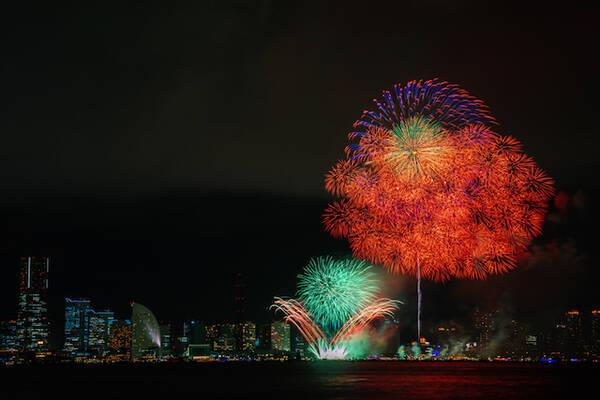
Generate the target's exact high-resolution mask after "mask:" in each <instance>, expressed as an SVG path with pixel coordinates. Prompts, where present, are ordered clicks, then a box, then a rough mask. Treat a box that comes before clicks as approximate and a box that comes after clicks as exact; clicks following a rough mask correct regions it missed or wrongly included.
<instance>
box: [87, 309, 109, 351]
mask: <svg viewBox="0 0 600 400" xmlns="http://www.w3.org/2000/svg"><path fill="white" fill-rule="evenodd" d="M88 315H89V318H88V323H89V340H88V349H89V351H90V352H91V353H93V354H96V355H101V354H104V353H106V352H107V351H108V338H109V334H110V323H111V322H112V320H113V319H114V318H115V313H114V312H112V311H110V310H107V311H94V310H89V312H88Z"/></svg>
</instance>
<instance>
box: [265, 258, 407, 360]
mask: <svg viewBox="0 0 600 400" xmlns="http://www.w3.org/2000/svg"><path fill="white" fill-rule="evenodd" d="M298 278H299V283H298V296H299V299H298V300H296V299H283V298H281V297H275V299H274V302H273V304H272V305H271V308H274V309H275V311H280V312H282V313H283V314H284V316H285V318H284V319H285V320H286V321H287V322H289V323H291V324H292V325H294V326H295V327H296V328H297V329H298V331H299V332H300V333H301V334H302V336H303V337H304V338H305V339H306V341H307V343H309V346H310V347H309V348H310V350H311V351H312V353H313V354H314V355H315V356H316V357H317V358H318V359H341V358H344V357H345V356H346V355H347V347H346V343H347V342H348V341H349V340H350V339H351V337H352V336H353V335H354V334H356V333H357V332H359V331H361V330H362V329H364V328H365V327H366V326H367V325H369V323H371V322H372V321H374V320H375V319H378V318H384V317H390V316H392V315H393V312H394V310H395V309H396V308H397V306H398V304H399V302H398V301H395V300H390V299H377V298H376V293H377V291H378V290H379V288H378V285H377V280H376V279H375V276H374V274H373V273H372V271H371V266H370V265H369V264H367V263H365V262H363V261H358V260H353V259H345V260H335V259H333V258H332V257H329V256H327V257H319V258H317V259H313V260H311V261H310V262H309V263H308V265H307V266H306V267H305V268H304V271H303V273H302V274H300V275H298Z"/></svg>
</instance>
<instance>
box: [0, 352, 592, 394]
mask: <svg viewBox="0 0 600 400" xmlns="http://www.w3.org/2000/svg"><path fill="white" fill-rule="evenodd" d="M65 376H68V377H69V384H68V387H69V390H70V391H71V392H73V393H77V392H80V391H81V392H84V391H85V390H88V389H89V387H91V386H93V387H94V393H95V395H96V396H98V398H103V399H104V398H112V396H113V394H114V393H120V394H122V395H123V396H125V397H127V398H145V397H146V396H149V398H155V397H156V394H157V393H164V394H165V395H166V396H169V395H173V394H178V393H181V394H184V395H185V396H188V395H206V396H207V397H208V398H211V399H216V398H228V399H229V398H239V399H248V398H250V397H252V396H256V395H257V396H259V397H260V398H265V399H266V398H279V399H281V400H288V399H302V400H316V399H383V400H387V399H405V400H429V399H431V400H442V399H443V400H448V399H481V400H488V399H511V400H512V399H528V400H530V399H544V400H548V399H562V398H571V397H574V395H573V394H572V392H573V391H576V390H585V389H592V390H597V389H596V386H595V384H596V382H597V379H598V377H599V376H600V365H598V364H596V365H589V364H588V365H584V364H581V363H570V364H566V365H560V364H558V363H556V364H552V365H550V364H547V363H498V362H493V363H487V362H481V363H479V362H428V361H424V362H408V361H407V362H393V361H390V362H387V361H358V362H349V361H316V362H210V363H198V364H195V363H189V364H175V365H173V364H166V365H165V364H163V365H160V364H158V365H127V364H126V365H121V366H118V365H110V366H77V365H75V366H71V367H69V366H48V367H35V368H33V367H32V368H28V367H23V368H4V369H0V377H1V378H6V382H26V383H25V384H23V385H4V386H1V385H0V399H4V398H28V397H31V396H29V395H33V394H39V395H40V396H42V395H43V397H44V398H45V397H48V398H52V397H53V394H64V390H65V384H64V382H65V381H64V377H65ZM4 393H9V394H11V395H9V396H4V395H3V394H4ZM22 394H27V395H23V396H22ZM130 396H133V397H130Z"/></svg>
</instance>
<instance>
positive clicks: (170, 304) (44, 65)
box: [0, 1, 600, 319]
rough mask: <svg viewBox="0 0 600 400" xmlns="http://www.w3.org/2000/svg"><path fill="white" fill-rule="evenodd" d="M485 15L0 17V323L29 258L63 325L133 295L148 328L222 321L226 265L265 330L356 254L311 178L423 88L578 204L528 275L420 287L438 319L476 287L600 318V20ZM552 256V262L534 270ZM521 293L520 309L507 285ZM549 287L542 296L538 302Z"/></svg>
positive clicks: (449, 9)
mask: <svg viewBox="0 0 600 400" xmlns="http://www.w3.org/2000/svg"><path fill="white" fill-rule="evenodd" d="M481 3H486V2H445V1H415V2H389V3H388V2H377V4H376V5H367V3H366V2H360V3H353V2H329V3H324V2H276V1H256V2H253V1H248V2H242V1H240V2H226V1H214V2H209V1H206V2H193V3H192V2H190V3H187V2H186V3H183V2H182V3H172V2H156V3H152V2H142V3H138V4H136V3H134V2H118V3H115V4H113V5H108V4H107V3H106V2H99V3H97V4H96V5H90V4H83V3H81V4H80V3H75V4H71V5H63V6H60V7H59V6H57V5H55V4H47V5H45V6H42V7H41V8H40V7H39V6H38V5H35V6H34V5H33V3H31V4H26V3H22V4H21V5H19V6H12V8H6V6H3V9H2V12H0V15H1V17H0V18H1V22H2V23H1V24H0V26H1V28H0V29H1V37H2V39H1V40H2V43H3V46H2V49H3V52H2V55H3V57H2V63H1V64H0V68H1V71H2V74H1V77H2V78H1V79H2V97H1V99H2V103H1V104H2V107H1V109H0V112H1V118H0V132H2V134H3V142H2V145H1V146H0V179H1V182H2V189H3V190H2V196H0V216H1V217H2V221H3V222H4V223H3V224H2V228H1V232H2V243H0V249H1V253H0V257H1V262H2V264H1V265H0V268H1V270H0V273H1V275H0V285H1V287H0V296H1V297H0V300H1V303H0V304H1V308H0V318H9V317H11V316H13V315H14V313H15V308H16V304H15V303H16V299H15V292H16V287H15V285H16V264H17V257H18V256H20V255H23V254H26V253H37V254H42V253H44V254H51V255H52V257H53V260H54V262H53V274H52V279H51V290H52V296H53V297H52V298H53V302H54V303H53V304H54V308H55V313H56V314H57V315H59V314H60V313H61V312H62V309H60V306H61V303H60V302H61V301H62V300H61V299H62V298H63V297H65V296H73V297H80V296H81V297H91V298H92V301H93V302H94V303H95V304H97V307H98V308H102V307H111V308H113V309H115V310H117V312H120V313H126V311H127V303H128V302H129V301H130V300H135V301H139V302H140V303H143V304H145V305H147V306H149V307H150V308H151V309H152V310H154V311H155V314H157V317H158V318H159V319H180V318H189V317H195V318H203V319H217V318H221V317H222V316H223V315H226V314H228V313H230V311H231V307H232V304H231V303H232V300H231V298H232V289H231V284H232V277H233V274H234V272H235V271H238V270H239V271H244V272H245V273H246V274H247V280H248V285H249V287H248V294H247V296H248V299H249V304H248V312H249V315H250V316H251V317H252V318H257V319H260V318H267V317H268V316H267V317H265V316H266V315H268V314H267V312H266V311H265V308H266V306H267V305H268V304H269V300H270V299H271V298H272V296H273V295H286V294H287V295H291V294H293V291H294V286H295V281H296V280H295V275H296V274H297V273H299V272H300V270H301V268H302V266H303V265H304V264H305V263H306V262H307V261H308V259H309V258H310V257H311V256H315V255H322V254H327V253H338V254H343V253H344V252H346V251H347V249H348V247H347V243H345V242H343V241H338V240H334V239H332V238H330V237H328V235H326V234H325V233H324V232H323V231H322V228H321V225H320V215H321V212H322V210H323V208H324V207H325V206H326V204H327V201H328V199H329V196H328V194H327V193H326V192H325V190H324V188H323V175H324V174H325V172H326V171H327V170H328V168H329V167H330V166H331V165H332V164H333V163H334V162H335V161H336V160H337V159H340V158H342V157H343V156H344V154H343V149H344V147H345V145H346V140H347V139H346V133H347V132H348V131H349V130H350V128H351V125H352V123H353V122H354V120H356V119H357V118H358V117H359V116H360V114H361V112H362V110H363V109H365V108H367V107H370V104H371V103H370V102H371V99H372V98H374V97H376V96H378V95H379V93H380V92H381V90H382V89H386V88H390V87H391V86H392V85H393V84H394V83H398V82H406V81H408V80H413V79H419V78H424V79H431V78H434V77H438V78H440V79H442V80H446V81H449V82H453V83H457V84H459V85H460V86H461V87H463V88H465V89H467V90H468V91H470V92H471V93H472V94H473V95H475V96H476V97H478V98H481V99H482V100H483V101H484V102H485V103H486V104H488V105H489V107H490V109H491V111H492V113H493V114H494V115H495V117H496V119H497V120H498V122H499V124H500V125H499V127H498V129H499V130H500V131H501V132H502V133H504V134H510V135H513V136H515V137H516V138H518V139H519V140H520V141H521V142H522V143H523V144H524V146H525V150H526V152H528V153H529V154H530V155H532V156H533V157H535V159H536V160H537V161H538V163H539V164H540V165H541V167H542V168H544V169H545V170H547V171H548V172H549V174H550V175H551V176H553V177H554V178H555V179H556V181H557V187H558V188H559V189H562V190H565V191H566V192H567V193H568V194H569V195H570V203H569V204H570V205H569V211H568V213H562V214H561V213H557V212H554V213H553V216H554V217H553V218H554V219H553V220H552V221H550V222H548V224H547V227H546V230H545V236H544V238H542V239H541V240H540V241H539V246H541V247H540V248H541V249H546V250H540V252H538V253H536V257H534V258H535V262H533V261H532V263H531V266H530V267H529V268H523V271H520V272H513V273H511V274H508V275H507V276H505V277H501V278H494V279H492V280H490V282H454V283H451V284H447V285H443V286H441V287H440V285H434V284H431V285H429V287H428V288H427V289H428V290H429V291H430V293H432V295H431V297H432V299H431V300H430V301H431V304H432V305H433V304H435V305H437V304H440V305H441V304H447V303H448V302H447V301H446V298H448V297H450V298H452V299H454V300H455V301H454V303H452V302H450V303H451V304H458V303H460V304H461V306H460V307H459V306H457V307H447V308H448V309H447V310H446V311H444V309H443V308H440V313H442V314H444V313H446V314H444V315H442V316H443V317H445V318H446V317H447V318H452V317H454V314H453V312H454V313H455V314H456V313H462V312H466V309H467V308H468V307H469V306H471V305H473V304H475V303H476V300H477V299H478V298H479V296H480V295H481V293H496V294H495V297H493V296H492V297H493V299H492V301H505V299H506V298H507V297H509V298H511V299H512V300H510V301H512V302H514V303H515V304H518V305H521V306H523V305H529V308H530V309H532V308H533V309H534V308H535V307H537V306H540V307H559V306H564V307H571V306H583V307H588V306H590V307H591V306H592V305H593V304H595V303H600V299H598V298H597V297H594V296H593V295H592V294H589V293H588V292H589V291H590V290H591V291H593V289H594V288H595V284H596V282H597V278H598V273H597V272H595V270H594V267H595V265H597V264H596V261H595V260H597V258H594V255H593V253H592V251H591V250H592V249H593V246H594V232H595V229H592V228H593V227H594V226H595V221H596V219H595V218H594V217H595V213H594V212H593V207H592V204H593V203H594V199H595V198H596V195H595V193H596V190H597V187H598V180H597V179H596V173H597V170H598V169H599V167H600V165H599V161H598V160H599V158H598V156H597V154H596V153H597V148H598V138H597V123H596V120H597V114H598V111H597V109H598V108H597V107H598V101H597V89H598V84H597V81H596V72H597V64H596V60H595V53H596V52H597V49H596V47H597V40H598V37H597V36H598V35H597V33H596V31H597V29H596V25H597V23H596V21H595V20H594V18H596V15H597V11H598V10H597V9H592V8H584V7H573V6H569V8H565V5H564V4H563V6H562V7H557V6H553V5H551V3H550V2H544V3H542V2H540V3H527V4H524V3H525V2H515V3H507V2H501V4H496V5H487V4H481ZM499 3H500V2H499ZM549 243H552V244H553V245H555V246H558V247H559V248H561V249H563V251H561V252H560V254H567V253H568V255H567V256H564V257H565V258H566V259H565V260H563V261H561V262H556V261H555V260H556V259H557V257H550V259H551V260H552V262H549V261H548V258H544V257H546V256H545V253H544V252H546V251H548V252H549V251H550V250H548V249H551V248H552V247H551V246H550V247H548V246H549ZM565 246H571V247H569V249H571V250H572V251H571V253H569V252H568V251H567V250H564V249H566V248H567V247H565ZM540 260H542V261H540ZM544 260H545V261H544ZM519 274H521V275H519ZM528 274H529V275H528ZM535 278H539V279H540V283H539V284H538V286H536V285H535V284H532V283H531V282H532V280H535ZM525 283H526V284H525ZM403 285H404V284H403V283H398V284H397V285H396V286H397V287H400V288H404V286H403ZM532 285H533V288H534V289H535V290H534V289H532V293H536V294H535V295H533V294H532V295H531V296H530V297H533V298H529V297H527V296H525V298H523V295H522V293H521V292H522V290H521V291H520V290H518V289H515V288H521V287H522V286H526V287H531V286H532ZM548 285H551V286H548ZM552 285H554V286H552ZM407 287H408V288H410V290H411V291H412V285H411V284H408V283H407ZM547 287H550V289H551V290H553V292H552V294H551V295H549V296H548V297H551V298H552V299H554V300H552V299H550V298H548V299H541V297H544V293H545V292H544V290H546V288H547ZM491 288H496V289H497V290H491ZM561 288H562V289H561ZM407 290H408V289H407ZM514 292H518V293H521V294H518V295H515V294H514ZM507 293H508V294H507ZM546 293H547V292H546ZM586 293H588V294H586ZM401 296H405V297H406V298H407V299H410V298H411V296H413V294H412V293H406V294H401ZM551 303H552V304H551ZM461 307H462V308H461ZM431 308H434V307H431ZM525 308H527V307H525ZM56 310H58V311H56Z"/></svg>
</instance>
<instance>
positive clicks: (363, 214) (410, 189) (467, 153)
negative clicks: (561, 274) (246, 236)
mask: <svg viewBox="0 0 600 400" xmlns="http://www.w3.org/2000/svg"><path fill="white" fill-rule="evenodd" d="M374 101H375V104H376V105H377V109H376V110H372V111H365V112H364V113H363V115H362V117H361V118H360V119H359V120H358V121H356V123H355V124H354V127H355V128H358V129H357V130H356V131H353V132H351V133H350V134H349V138H350V140H355V139H357V140H358V142H353V143H351V144H350V145H348V147H347V148H346V154H347V157H346V160H342V161H340V162H338V163H337V165H335V166H334V168H333V169H332V170H331V171H330V172H329V174H328V175H327V176H326V179H325V187H326V189H327V190H328V191H330V192H331V193H333V194H334V195H336V196H339V197H341V200H340V201H337V202H333V203H332V204H330V206H329V207H328V208H327V209H326V211H325V214H324V216H323V222H324V224H325V228H326V229H327V230H328V231H329V232H330V233H331V234H332V235H334V236H336V237H342V238H347V239H348V241H349V242H350V246H351V248H352V251H353V253H354V255H355V256H357V257H359V258H363V259H367V260H369V261H371V262H373V263H377V264H381V265H383V266H384V267H385V268H387V269H388V271H390V272H392V273H402V274H408V275H412V276H416V277H417V282H418V283H417V288H418V317H417V320H418V332H419V336H420V310H421V290H420V280H421V276H423V277H425V278H428V279H432V280H437V281H443V280H447V279H450V278H471V279H483V278H486V277H487V276H489V275H492V274H498V273H502V272H504V271H506V270H509V269H511V268H514V267H515V266H516V261H515V260H516V257H517V255H518V254H519V252H522V251H524V250H525V248H526V247H527V246H528V245H529V243H530V242H531V240H532V239H533V238H534V237H535V236H537V235H539V234H540V233H541V227H542V223H543V220H544V216H545V214H546V211H547V201H548V199H549V198H550V197H552V195H553V193H554V188H553V181H552V179H551V178H550V177H548V176H547V175H546V174H545V172H544V171H542V170H541V169H540V168H538V167H537V165H536V164H535V162H534V161H533V159H532V158H531V157H529V156H527V155H526V154H525V153H523V151H522V149H521V145H520V143H519V142H518V141H517V140H515V139H513V138H511V137H505V136H501V135H499V134H497V133H496V132H494V131H492V130H491V129H490V127H489V125H491V124H494V119H493V118H492V117H491V116H490V115H489V113H488V111H487V108H486V106H485V105H484V104H483V103H482V102H481V101H480V100H477V99H476V98H474V97H472V96H471V95H469V94H468V93H467V92H466V91H464V90H462V89H459V88H458V87H457V86H456V85H451V84H448V83H446V82H440V81H437V80H432V81H422V80H420V81H412V82H409V83H408V84H406V85H405V86H401V85H396V86H394V93H393V94H392V92H389V91H384V92H383V100H374Z"/></svg>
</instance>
